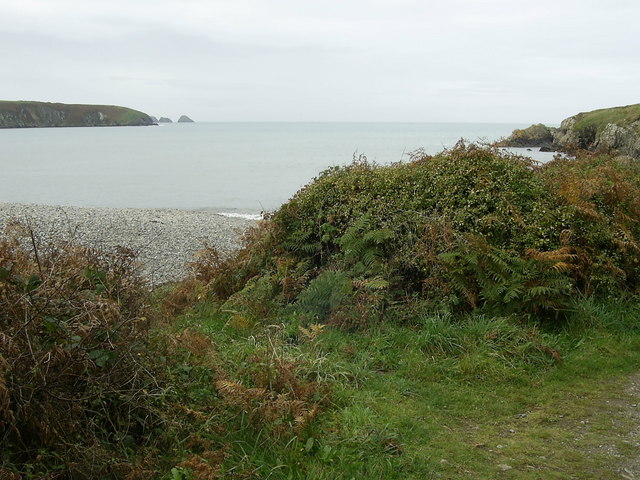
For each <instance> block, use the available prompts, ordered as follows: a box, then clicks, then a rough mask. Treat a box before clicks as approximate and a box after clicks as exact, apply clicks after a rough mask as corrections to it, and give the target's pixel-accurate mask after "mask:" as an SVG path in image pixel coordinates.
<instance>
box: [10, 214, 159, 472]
mask: <svg viewBox="0 0 640 480" xmlns="http://www.w3.org/2000/svg"><path fill="white" fill-rule="evenodd" d="M147 299H148V288H147V285H146V283H145V281H144V280H143V279H142V277H141V276H140V275H139V272H138V268H137V265H136V262H135V256H134V255H133V253H132V252H131V251H129V250H127V249H124V248H120V249H118V250H116V251H114V252H112V253H105V252H98V251H94V250H91V249H87V248H82V247H79V246H76V245H73V244H71V243H64V244H57V245H42V244H40V243H39V242H38V241H37V239H36V237H35V235H34V233H33V232H32V231H30V230H29V229H28V228H26V227H24V226H23V225H19V224H14V225H12V226H11V227H9V228H8V231H7V232H5V235H4V236H3V237H2V238H1V239H0V427H1V428H0V444H1V445H2V453H1V454H0V461H1V462H2V465H14V466H15V469H16V470H17V471H21V473H24V474H32V475H37V474H38V472H39V471H51V469H53V470H56V471H57V472H58V476H59V477H60V478H79V477H82V478H98V477H104V476H106V475H107V474H108V473H110V467H111V465H112V463H117V462H116V460H117V459H118V458H122V455H121V452H122V451H126V450H127V449H129V450H131V451H134V450H135V448H136V447H137V446H139V445H142V444H144V443H145V442H146V441H147V440H148V438H149V437H150V436H151V434H152V432H153V431H154V429H156V428H158V427H159V426H160V424H161V419H160V416H159V411H158V409H157V407H158V402H157V398H158V396H160V395H161V394H162V392H163V387H162V386H161V385H160V383H159V382H158V379H157V377H156V375H155V374H154V368H153V367H152V366H151V365H150V362H149V361H148V360H147V358H146V349H145V345H146V343H147V342H146V340H147V332H148V327H149V321H148V314H149V309H148V304H147ZM116 452H120V453H116ZM52 478H53V477H52ZM56 478H57V477H56Z"/></svg>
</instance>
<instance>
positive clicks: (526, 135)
mask: <svg viewBox="0 0 640 480" xmlns="http://www.w3.org/2000/svg"><path fill="white" fill-rule="evenodd" d="M498 145H499V146H507V147H541V149H545V150H551V151H571V150H575V149H584V150H591V151H602V152H607V153H614V154H620V155H627V156H630V157H633V158H640V104H637V105H628V106H625V107H614V108H606V109H601V110H594V111H592V112H583V113H579V114H577V115H574V116H572V117H569V118H566V119H564V120H563V121H562V123H561V124H560V127H559V128H553V127H546V126H545V125H542V124H537V125H532V126H531V127H529V128H525V129H523V130H514V131H513V133H512V134H511V135H510V136H509V137H508V138H507V139H505V140H503V141H501V142H499V143H498Z"/></svg>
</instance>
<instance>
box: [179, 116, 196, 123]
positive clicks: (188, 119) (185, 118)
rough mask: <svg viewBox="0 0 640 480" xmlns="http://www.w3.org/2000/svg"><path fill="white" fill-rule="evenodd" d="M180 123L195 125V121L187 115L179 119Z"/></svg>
mask: <svg viewBox="0 0 640 480" xmlns="http://www.w3.org/2000/svg"><path fill="white" fill-rule="evenodd" d="M178 123H194V121H193V120H191V119H190V118H189V117H187V116H186V115H182V116H181V117H180V118H179V119H178Z"/></svg>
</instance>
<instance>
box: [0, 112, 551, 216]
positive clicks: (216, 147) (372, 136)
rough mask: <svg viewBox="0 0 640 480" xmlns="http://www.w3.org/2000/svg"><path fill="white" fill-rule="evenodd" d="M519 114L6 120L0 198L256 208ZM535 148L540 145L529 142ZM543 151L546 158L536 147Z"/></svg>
mask: <svg viewBox="0 0 640 480" xmlns="http://www.w3.org/2000/svg"><path fill="white" fill-rule="evenodd" d="M524 126H526V125H519V124H471V123H467V124H465V123H448V124H447V123H407V124H400V123H388V124H387V123H193V124H165V125H162V126H158V127H114V128H44V129H10V130H0V146H1V148H2V155H1V156H0V162H1V170H0V171H1V174H0V178H1V181H2V182H1V188H0V202H20V203H38V204H48V205H73V206H102V207H149V208H156V207H168V208H183V209H212V210H215V211H219V212H230V213H241V214H245V213H254V214H255V213H259V212H261V211H271V210H274V209H276V208H278V207H279V206H280V205H281V204H282V203H283V202H285V201H286V200H287V199H288V198H290V197H291V196H292V195H293V194H294V193H295V192H296V191H297V190H298V189H300V188H301V187H302V186H304V185H305V184H307V183H308V182H310V181H311V180H312V179H313V177H315V176H316V175H317V174H318V173H319V172H320V171H322V170H324V169H325V168H327V167H329V166H334V165H344V164H348V163H350V162H351V161H352V158H353V156H354V155H358V154H364V155H366V156H367V158H368V159H369V160H372V161H375V162H377V163H383V164H384V163H390V162H397V161H401V160H408V157H407V153H408V152H411V151H413V150H416V149H418V148H424V149H425V150H426V151H427V152H429V153H437V152H439V151H441V150H442V149H443V148H446V147H451V146H453V145H454V144H455V143H456V141H458V140H459V139H460V138H461V137H463V138H465V139H468V140H478V139H484V140H488V141H492V140H496V139H498V138H500V137H503V136H507V135H509V134H510V133H511V131H512V130H513V129H514V128H522V127H524ZM527 153H534V152H527ZM538 158H539V159H543V160H544V159H545V156H544V155H540V154H538Z"/></svg>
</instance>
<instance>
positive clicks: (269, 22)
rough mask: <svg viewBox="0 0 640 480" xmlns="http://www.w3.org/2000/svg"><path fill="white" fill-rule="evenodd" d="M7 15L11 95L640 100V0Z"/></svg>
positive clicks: (349, 117)
mask: <svg viewBox="0 0 640 480" xmlns="http://www.w3.org/2000/svg"><path fill="white" fill-rule="evenodd" d="M0 18H1V19H2V22H0V45H2V62H1V63H0V65H1V67H0V69H1V70H0V73H1V75H0V85H1V90H2V94H1V97H2V98H3V99H7V100H42V101H59V102H66V103H99V104H115V105H125V106H130V107H133V108H136V109H138V110H142V111H144V112H146V113H149V114H150V115H155V116H169V117H172V118H173V119H174V120H176V119H177V117H178V116H179V115H182V114H186V115H189V116H190V117H192V118H193V119H194V120H196V121H394V122H402V121H408V122H421V121H425V122H464V121H469V122H522V123H534V122H535V123H537V122H546V123H550V124H553V123H559V122H560V121H561V120H562V119H563V118H565V117H567V116H570V115H573V114H574V113H577V112H580V111H588V110H593V109H596V108H603V107H609V106H616V105H627V104H632V103H639V102H640V34H639V25H640V2H639V1H638V0H629V1H627V0H607V1H604V0H597V1H594V0H537V1H531V0H527V1H519V0H504V1H503V0H486V1H482V0H441V1H431V0H324V1H320V0H314V1H308V0H81V1H75V0H0Z"/></svg>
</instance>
